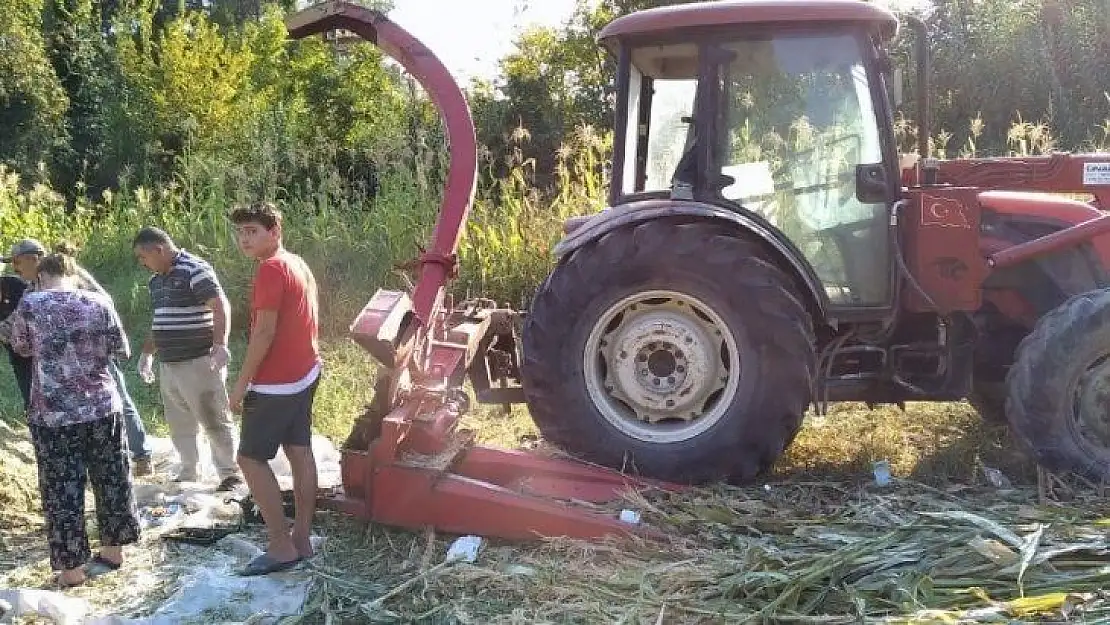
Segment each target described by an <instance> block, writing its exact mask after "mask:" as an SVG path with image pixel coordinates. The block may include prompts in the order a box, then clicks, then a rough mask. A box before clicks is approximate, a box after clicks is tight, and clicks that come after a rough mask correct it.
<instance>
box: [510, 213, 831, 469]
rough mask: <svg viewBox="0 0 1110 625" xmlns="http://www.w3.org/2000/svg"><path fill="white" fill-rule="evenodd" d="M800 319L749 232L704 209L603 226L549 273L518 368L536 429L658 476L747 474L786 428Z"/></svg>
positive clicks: (798, 398)
mask: <svg viewBox="0 0 1110 625" xmlns="http://www.w3.org/2000/svg"><path fill="white" fill-rule="evenodd" d="M813 345H814V336H813V328H812V321H811V319H810V317H809V315H808V314H807V312H806V309H805V308H804V307H803V305H802V304H801V303H800V298H799V296H798V294H797V293H796V292H795V290H794V287H793V286H792V283H791V280H790V278H789V277H788V276H787V275H786V274H784V273H783V272H782V271H780V270H779V269H778V268H776V267H775V266H774V264H773V263H772V262H771V261H769V260H768V259H767V258H766V256H765V255H764V253H763V251H762V249H761V248H760V247H759V246H757V245H756V244H754V243H752V242H749V241H746V240H743V239H740V238H738V237H737V235H736V234H735V232H731V231H729V230H728V229H726V228H725V227H723V226H721V225H716V224H712V223H708V222H681V221H674V220H665V221H663V220H656V221H650V222H646V223H642V224H639V225H636V226H631V227H627V228H622V229H618V230H615V231H613V232H609V233H607V234H605V235H603V236H602V237H600V238H599V239H598V240H596V241H594V242H591V243H589V244H587V245H585V246H583V247H582V248H579V249H578V250H576V251H575V252H573V253H572V254H571V255H570V256H569V257H568V258H567V259H566V260H565V261H564V262H562V263H561V264H560V265H559V266H558V267H556V268H555V270H554V271H553V272H552V273H551V275H550V276H548V278H547V280H546V281H545V282H544V284H543V286H541V288H540V290H539V292H538V293H537V294H536V297H535V299H534V301H533V304H532V308H531V311H530V312H529V314H528V316H527V320H526V322H525V326H524V329H523V346H522V347H523V349H522V351H523V362H522V367H521V374H522V377H523V384H524V389H525V390H524V392H525V397H526V400H527V403H528V407H529V410H530V412H531V414H532V418H533V419H534V420H535V422H536V425H537V427H538V428H539V430H540V432H541V433H542V435H543V436H544V438H545V439H546V440H548V441H550V442H552V443H554V444H555V445H557V446H559V447H561V448H563V449H565V450H566V451H568V452H569V453H571V454H574V455H576V456H578V457H580V458H583V459H585V460H588V461H591V462H595V463H598V464H602V465H605V466H610V467H615V468H618V469H628V470H635V471H636V472H638V473H640V474H642V475H645V476H648V477H653V478H657V479H664V480H669V481H675V482H686V483H701V482H707V481H713V480H721V479H725V480H732V481H746V480H750V479H752V478H753V477H755V476H757V475H758V474H759V473H761V472H763V471H765V470H766V469H768V468H769V467H770V466H771V465H772V464H773V463H774V462H775V460H776V459H778V457H779V456H780V455H781V454H782V452H783V451H784V450H785V449H786V447H787V446H789V445H790V443H791V442H792V441H793V439H794V437H795V436H796V435H797V432H798V429H799V427H800V426H801V421H802V416H803V414H804V411H805V409H806V407H807V406H808V404H809V402H810V399H811V394H812V387H813V381H814V374H815V370H816V355H815V353H814V347H813Z"/></svg>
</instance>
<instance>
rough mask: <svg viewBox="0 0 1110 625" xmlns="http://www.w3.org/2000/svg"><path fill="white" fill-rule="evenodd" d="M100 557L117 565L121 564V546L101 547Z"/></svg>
mask: <svg viewBox="0 0 1110 625" xmlns="http://www.w3.org/2000/svg"><path fill="white" fill-rule="evenodd" d="M99 555H100V558H101V559H103V560H107V561H108V562H111V563H112V564H114V565H116V566H119V565H121V564H123V547H119V546H116V547H101V548H100V554H99Z"/></svg>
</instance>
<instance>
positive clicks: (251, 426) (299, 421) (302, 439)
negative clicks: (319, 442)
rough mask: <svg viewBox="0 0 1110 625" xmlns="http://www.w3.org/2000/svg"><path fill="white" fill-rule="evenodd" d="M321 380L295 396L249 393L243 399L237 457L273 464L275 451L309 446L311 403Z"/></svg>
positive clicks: (310, 437)
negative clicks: (271, 461) (241, 424)
mask: <svg viewBox="0 0 1110 625" xmlns="http://www.w3.org/2000/svg"><path fill="white" fill-rule="evenodd" d="M319 383H320V378H319V377H317V378H316V380H315V381H314V382H313V383H312V384H311V385H309V387H308V388H306V389H304V390H303V391H301V392H299V393H296V394H294V395H268V394H262V393H256V392H255V391H249V392H248V393H247V394H246V396H245V397H243V427H242V431H241V432H240V434H239V454H240V455H242V456H246V457H247V458H252V459H254V460H258V461H261V462H268V461H270V460H273V458H274V456H276V455H277V450H278V447H281V446H283V445H288V446H290V447H311V446H312V402H313V400H314V399H315V398H316V387H317V385H319Z"/></svg>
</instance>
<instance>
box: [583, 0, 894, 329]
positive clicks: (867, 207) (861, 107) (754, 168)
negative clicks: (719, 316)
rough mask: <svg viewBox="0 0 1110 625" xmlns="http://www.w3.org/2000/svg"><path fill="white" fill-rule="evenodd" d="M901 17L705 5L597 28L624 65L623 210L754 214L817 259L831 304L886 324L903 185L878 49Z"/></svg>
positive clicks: (617, 181) (819, 280) (820, 287)
mask: <svg viewBox="0 0 1110 625" xmlns="http://www.w3.org/2000/svg"><path fill="white" fill-rule="evenodd" d="M896 24H897V22H896V21H895V18H894V17H893V16H892V15H891V14H890V13H888V12H887V11H885V10H883V9H881V8H879V7H876V6H875V5H873V4H869V3H865V2H860V1H858V0H841V1H835V0H834V1H828V0H824V1H813V0H800V1H795V2H752V1H750V0H749V1H738V2H716V3H711V4H710V5H702V4H700V3H693V4H685V5H676V6H668V7H663V8H659V9H653V10H649V11H644V12H640V13H634V14H631V15H628V16H625V17H622V18H618V19H617V20H614V21H613V22H612V23H610V24H609V25H608V26H607V27H606V28H605V29H604V30H603V31H602V33H601V35H600V40H601V43H602V44H603V45H604V46H606V47H607V48H608V49H609V50H610V51H611V52H612V53H613V54H614V56H615V57H616V58H617V59H618V74H617V98H618V104H617V112H616V120H615V126H616V135H615V138H614V144H615V145H616V146H617V149H616V150H615V155H614V163H613V170H614V173H613V187H612V190H611V197H610V202H611V204H612V205H613V206H621V205H625V204H629V203H634V202H637V201H642V200H650V199H656V200H658V199H668V200H679V201H690V202H699V203H705V204H710V205H714V206H716V207H720V208H723V209H726V210H730V211H735V212H737V213H740V214H743V215H745V216H747V217H748V218H750V219H753V220H757V221H758V222H760V223H761V224H762V225H763V226H764V227H765V228H766V230H767V231H768V232H769V233H771V234H772V235H773V236H774V237H775V238H776V239H777V241H776V243H777V244H778V245H780V246H782V247H783V248H784V249H785V251H786V255H787V256H790V257H793V258H798V259H804V261H805V262H804V263H800V264H801V265H803V267H804V269H805V271H806V273H808V274H810V276H809V277H810V278H811V280H812V281H814V282H815V283H816V284H814V286H816V287H817V288H816V289H815V290H816V291H817V292H818V294H819V295H818V297H823V298H827V299H826V301H825V302H822V303H823V304H825V305H827V306H828V307H829V308H831V309H834V310H835V309H854V310H856V311H857V313H863V314H865V315H866V314H867V312H868V311H870V314H872V315H876V316H881V315H882V314H884V313H885V312H886V311H888V310H889V309H890V307H891V305H892V303H893V301H892V300H893V292H894V289H893V288H892V286H893V276H894V272H893V271H892V266H891V265H892V263H891V254H890V253H889V250H890V245H891V239H892V236H893V235H892V231H891V228H890V223H891V220H890V212H891V207H892V204H893V202H894V201H895V200H896V199H897V197H898V192H899V186H898V183H897V181H898V169H897V165H896V149H895V144H894V137H893V136H892V132H891V128H892V123H891V121H890V115H891V113H890V105H889V101H888V100H887V98H886V96H885V93H886V91H885V83H884V75H883V71H882V68H883V67H884V61H883V59H884V58H885V57H884V53H883V51H882V49H881V44H882V43H883V42H884V41H886V40H887V39H888V38H890V37H891V36H892V35H893V34H894V32H895V30H896ZM806 265H808V266H806Z"/></svg>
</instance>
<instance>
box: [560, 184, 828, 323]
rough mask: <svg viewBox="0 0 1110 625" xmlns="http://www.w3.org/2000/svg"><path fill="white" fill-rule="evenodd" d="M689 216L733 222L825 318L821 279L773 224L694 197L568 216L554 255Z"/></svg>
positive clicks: (752, 214) (825, 303)
mask: <svg viewBox="0 0 1110 625" xmlns="http://www.w3.org/2000/svg"><path fill="white" fill-rule="evenodd" d="M673 217H689V218H695V219H706V220H711V221H718V222H723V223H727V224H731V225H732V226H735V227H736V229H737V231H738V232H743V233H745V234H747V235H749V236H750V237H752V238H754V239H756V240H757V241H759V242H760V243H762V244H763V245H764V246H765V247H766V248H767V249H768V251H769V252H771V254H772V255H773V256H774V257H775V258H776V260H778V261H779V263H778V264H779V266H780V267H781V268H782V269H783V270H784V271H786V272H787V273H788V274H790V275H791V277H792V278H794V280H795V281H796V282H797V285H798V288H799V289H800V290H801V291H802V293H803V296H804V297H805V299H806V304H807V305H808V306H807V307H808V308H810V311H811V312H812V313H813V314H814V315H815V317H816V318H817V319H825V318H827V317H826V311H827V310H828V304H829V301H828V295H826V293H825V291H824V289H823V288H821V280H820V279H819V278H818V277H817V274H816V273H815V272H814V271H813V267H812V266H810V264H809V262H807V261H806V260H805V257H804V256H803V255H802V253H801V252H800V251H799V250H798V248H797V247H795V246H794V244H793V243H791V242H790V240H789V239H787V238H786V236H785V235H783V234H782V232H780V231H779V230H778V228H775V227H774V226H773V225H771V224H770V223H768V222H767V221H766V220H765V219H763V218H762V217H760V216H759V215H756V214H755V213H751V212H748V211H737V210H732V209H725V208H721V207H719V206H714V205H712V204H707V203H704V202H697V201H689V200H683V201H676V200H641V201H636V202H630V203H628V204H621V205H618V206H614V207H611V208H607V209H605V210H603V211H601V212H599V213H596V214H594V215H591V216H589V217H586V218H581V217H579V218H573V219H572V220H568V224H567V227H566V236H565V237H563V239H562V240H561V241H559V243H558V244H557V245H556V246H555V249H554V252H555V258H556V260H557V261H559V262H561V261H562V260H563V259H565V258H566V257H567V256H569V255H570V254H571V253H572V252H574V251H575V250H577V249H579V248H581V247H582V246H583V245H586V244H587V243H590V242H591V241H596V240H597V239H599V238H601V237H602V236H604V235H605V234H606V233H609V232H612V231H613V230H616V229H618V228H623V227H626V226H632V225H636V224H640V223H643V222H645V221H650V220H653V219H666V218H673Z"/></svg>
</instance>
